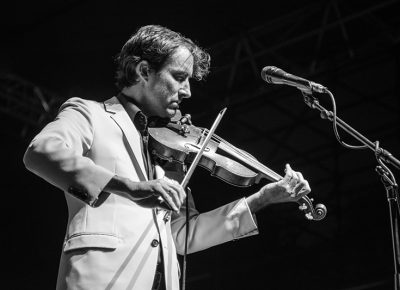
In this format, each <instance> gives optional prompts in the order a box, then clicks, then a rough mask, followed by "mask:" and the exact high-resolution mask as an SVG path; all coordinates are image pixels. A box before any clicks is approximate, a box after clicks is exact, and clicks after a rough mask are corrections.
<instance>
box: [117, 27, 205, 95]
mask: <svg viewBox="0 0 400 290" xmlns="http://www.w3.org/2000/svg"><path fill="white" fill-rule="evenodd" d="M182 46H183V47H185V48H187V49H188V50H189V51H190V52H191V54H192V56H193V78H194V79H196V80H201V79H203V78H204V77H205V76H206V75H207V74H208V72H209V69H210V55H209V54H208V53H207V52H205V51H204V50H203V49H202V48H200V47H199V46H197V45H196V44H195V43H194V42H193V41H192V40H190V39H189V38H186V37H184V36H183V35H182V34H180V33H178V32H175V31H172V30H170V29H168V28H166V27H162V26H159V25H147V26H143V27H141V28H139V29H138V30H137V31H136V33H135V34H134V35H133V36H132V37H131V38H130V39H129V40H128V41H127V42H126V43H125V45H124V46H123V47H122V49H121V52H120V53H119V54H118V55H117V57H116V63H117V74H116V80H117V82H116V85H117V87H118V88H119V89H123V88H124V87H129V86H131V85H133V84H135V83H136V82H137V74H136V71H135V67H136V65H137V64H138V63H139V62H140V61H142V60H146V61H148V63H149V65H150V67H151V69H154V70H155V71H156V72H157V71H159V70H160V69H161V68H162V66H163V65H164V63H165V61H166V60H167V59H168V57H169V56H171V55H172V54H173V53H174V52H175V50H176V49H177V48H178V47H182Z"/></svg>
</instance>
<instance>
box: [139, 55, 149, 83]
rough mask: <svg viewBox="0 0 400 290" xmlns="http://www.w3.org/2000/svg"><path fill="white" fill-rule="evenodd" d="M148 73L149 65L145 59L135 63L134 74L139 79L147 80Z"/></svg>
mask: <svg viewBox="0 0 400 290" xmlns="http://www.w3.org/2000/svg"><path fill="white" fill-rule="evenodd" d="M149 73H150V65H149V63H148V62H147V60H142V61H140V62H139V63H138V64H137V65H136V74H137V76H138V78H139V80H144V81H146V82H147V81H148V80H149Z"/></svg>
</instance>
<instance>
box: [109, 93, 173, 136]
mask: <svg viewBox="0 0 400 290" xmlns="http://www.w3.org/2000/svg"><path fill="white" fill-rule="evenodd" d="M117 98H118V100H119V101H120V102H121V104H122V106H123V107H124V109H125V111H126V112H127V113H128V115H129V117H130V118H131V120H132V122H133V124H134V125H135V127H136V129H138V130H139V131H140V132H141V133H143V132H144V131H146V130H147V127H161V126H165V125H166V124H168V123H169V122H170V119H169V118H160V117H157V116H150V117H147V116H146V115H145V114H144V113H143V112H142V110H141V109H140V108H139V104H138V103H137V102H136V101H135V100H134V99H133V98H130V97H128V96H126V95H125V94H123V93H119V94H118V96H117Z"/></svg>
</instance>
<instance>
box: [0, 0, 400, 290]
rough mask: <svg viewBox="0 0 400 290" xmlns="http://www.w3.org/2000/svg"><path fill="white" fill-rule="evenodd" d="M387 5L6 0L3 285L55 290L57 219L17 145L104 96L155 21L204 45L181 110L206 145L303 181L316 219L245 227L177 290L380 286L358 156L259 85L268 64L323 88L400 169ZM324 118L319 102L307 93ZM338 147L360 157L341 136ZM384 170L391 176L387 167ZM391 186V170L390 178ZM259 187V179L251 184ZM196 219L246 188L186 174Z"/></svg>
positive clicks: (1, 60) (394, 26) (381, 216)
mask: <svg viewBox="0 0 400 290" xmlns="http://www.w3.org/2000/svg"><path fill="white" fill-rule="evenodd" d="M399 8H400V5H399V1H370V0H368V1H341V0H336V1H317V0H308V1H306V0H297V1H289V0H281V1H254V2H253V1H226V2H224V3H217V1H215V2H204V1H202V2H199V1H198V2H193V3H192V2H189V1H163V2H162V4H160V3H157V2H152V1H146V2H137V1H125V2H124V1H112V2H111V1H90V0H86V1H72V0H70V1H68V0H65V1H55V0H53V1H14V2H13V4H8V5H7V6H3V9H1V14H2V16H1V17H0V27H1V47H0V49H1V50H0V80H1V83H0V102H1V106H0V118H1V122H0V124H1V127H0V129H1V137H2V138H1V143H0V144H1V149H2V150H1V151H2V153H3V154H1V163H2V165H3V166H2V168H3V172H2V178H1V184H2V192H1V196H2V197H1V200H2V204H3V206H2V211H1V212H2V220H3V222H4V225H3V226H2V250H3V254H2V264H3V265H4V266H3V269H5V271H4V270H3V271H2V273H3V275H4V277H3V278H2V284H3V285H8V286H7V287H5V288H4V289H53V288H54V286H55V281H56V276H57V267H58V259H59V254H60V251H61V245H62V240H63V236H64V231H65V226H66V219H67V209H66V205H65V201H64V196H63V193H62V192H61V191H59V190H58V189H56V188H53V187H52V186H50V185H48V184H47V183H46V182H44V181H43V180H41V179H40V178H38V177H36V176H34V175H33V174H31V173H30V172H28V171H27V170H25V168H24V166H23V163H22V156H23V153H24V151H25V148H26V146H27V145H28V143H29V141H30V140H31V138H32V137H33V136H34V135H35V134H36V133H37V132H38V131H39V130H40V128H42V127H43V126H44V125H45V124H46V123H47V122H48V121H49V120H51V119H52V118H53V116H54V113H55V112H56V110H57V108H58V106H59V105H60V104H61V102H62V101H64V100H66V99H67V98H69V97H73V96H79V97H83V98H88V99H95V100H105V99H107V98H109V97H110V96H112V95H114V94H115V93H116V92H117V91H116V88H115V86H114V71H115V66H114V62H113V57H114V56H115V55H116V54H117V53H118V51H119V49H120V48H121V47H122V45H123V44H124V43H125V41H126V40H127V39H128V38H129V36H130V35H131V34H133V33H134V32H135V30H136V29H137V28H138V27H140V26H142V25H145V24H161V25H164V26H167V27H169V28H171V29H173V30H176V31H179V32H181V33H183V34H184V35H186V36H188V37H190V38H192V39H193V40H195V41H196V42H197V43H199V44H200V45H201V46H203V47H204V48H206V49H207V50H208V51H209V52H210V54H211V56H212V73H211V75H210V76H209V77H208V78H207V80H206V81H205V82H201V83H192V99H191V100H190V101H187V102H186V103H185V104H184V105H183V108H182V110H183V112H184V113H185V112H186V113H191V114H192V118H193V122H194V123H195V124H196V125H198V126H203V127H209V126H210V125H211V123H212V121H213V119H214V118H215V116H216V114H217V112H218V111H219V110H220V109H221V108H222V107H224V106H228V111H227V113H226V115H225V117H224V119H223V120H222V122H221V125H220V127H219V128H218V130H217V133H218V135H220V136H222V137H223V138H225V139H227V140H229V141H230V142H231V143H233V144H234V145H236V146H238V147H239V148H242V149H244V150H247V151H248V152H250V153H251V154H253V155H254V156H255V157H256V158H258V160H259V161H260V162H262V163H263V164H265V165H267V166H268V167H269V168H271V169H273V170H275V171H276V172H278V173H280V174H283V169H284V164H285V163H286V162H289V163H290V164H291V165H292V167H293V168H295V169H296V170H299V171H301V172H302V173H303V174H304V176H306V178H307V179H308V180H309V182H310V184H311V187H312V189H313V191H312V193H311V194H310V196H311V197H313V198H314V199H315V203H314V204H316V203H324V204H325V205H326V207H327V208H328V215H327V217H326V218H325V219H324V220H322V221H319V222H315V221H308V220H306V219H305V218H304V214H303V213H302V212H300V211H299V210H298V209H297V204H282V205H275V206H271V207H268V208H267V209H265V210H264V211H262V212H260V213H259V214H258V215H257V219H258V224H259V228H260V234H259V235H258V236H253V237H250V238H247V239H243V240H239V241H236V242H230V243H227V244H224V245H220V246H216V247H214V248H211V249H209V250H207V251H203V252H199V253H195V254H192V255H190V256H189V258H188V262H189V265H188V280H187V285H188V286H187V288H188V289H204V288H207V289H210V290H211V289H232V290H233V289H271V290H272V289H308V290H312V289H327V290H330V289H332V290H333V289H335V290H336V289H393V285H392V277H393V271H394V269H393V256H392V243H391V232H390V223H389V210H388V202H387V199H386V194H385V190H384V187H383V186H382V184H381V183H380V181H379V178H378V177H377V175H376V173H375V172H374V168H375V165H376V160H375V157H374V155H373V152H372V151H371V150H368V149H366V150H350V149H345V148H343V147H342V146H340V145H339V143H338V142H337V141H336V139H335V137H334V133H333V130H332V124H331V123H330V122H328V121H326V120H322V119H321V118H320V117H319V113H318V112H317V111H315V110H312V109H310V108H309V107H307V106H306V105H305V104H304V102H303V100H302V95H301V93H300V92H299V91H298V90H297V89H295V88H293V87H287V86H279V85H272V84H267V83H265V82H263V81H262V80H261V78H260V71H261V69H262V68H263V67H264V66H267V65H274V66H277V67H280V68H282V69H284V70H285V71H288V72H290V73H293V74H296V75H299V76H302V77H305V78H308V79H311V80H313V81H315V82H318V83H322V84H324V85H325V86H327V87H328V88H329V89H330V91H331V92H332V93H333V94H334V95H335V99H336V103H337V108H338V116H339V117H341V118H342V119H343V120H345V121H346V122H347V123H348V124H350V125H351V126H353V127H354V128H355V129H357V130H358V131H359V132H361V133H362V134H364V135H365V136H366V137H368V138H369V139H370V140H371V141H373V142H374V141H376V140H379V141H380V145H381V146H382V147H383V148H385V149H386V150H389V151H390V152H391V153H392V154H393V155H395V156H396V157H397V158H399V156H400V149H399V148H400V146H399V145H400V138H399V133H400V127H399V114H400V108H399V83H400V82H399V81H400V75H399V69H400V62H399V61H400V58H399V57H400V50H399V39H400V31H399V27H400V23H399V22H400V18H399V16H398V15H399V13H400V9H399ZM316 96H317V97H318V99H319V100H320V102H321V103H322V104H323V105H324V106H325V107H326V108H328V109H331V108H332V105H331V103H330V100H329V97H328V95H326V94H324V95H316ZM340 133H341V136H342V138H343V140H344V141H346V142H348V143H351V144H356V145H359V143H357V142H356V141H355V140H353V138H351V137H349V136H348V135H347V134H346V133H344V132H342V131H341V130H340ZM392 169H394V168H392ZM393 172H394V174H395V175H396V176H398V170H396V169H394V170H393ZM264 183H265V182H263V184H264ZM191 187H192V190H193V193H194V196H195V200H196V202H197V206H198V208H199V210H201V211H206V210H209V209H213V208H215V207H217V206H220V205H223V204H224V203H226V202H229V201H232V200H235V199H238V198H240V197H242V196H244V195H249V194H251V193H252V192H254V191H256V190H257V188H259V185H256V186H253V187H251V188H234V187H232V186H229V185H227V184H224V183H222V182H221V181H219V180H218V179H216V178H212V177H210V176H209V173H208V172H206V171H205V170H203V169H198V170H196V172H195V174H194V176H193V178H192V181H191ZM2 288H3V287H2Z"/></svg>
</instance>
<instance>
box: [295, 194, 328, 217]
mask: <svg viewBox="0 0 400 290" xmlns="http://www.w3.org/2000/svg"><path fill="white" fill-rule="evenodd" d="M313 201H314V200H313V199H312V198H309V197H308V196H303V197H302V198H300V199H299V200H298V201H297V203H298V204H299V205H300V206H299V209H300V210H302V211H304V212H305V216H306V218H307V219H308V220H315V221H320V220H322V219H323V218H324V217H325V216H326V212H327V209H326V206H325V205H323V204H321V203H318V204H317V205H316V206H315V209H314V206H313V204H312V203H313Z"/></svg>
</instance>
